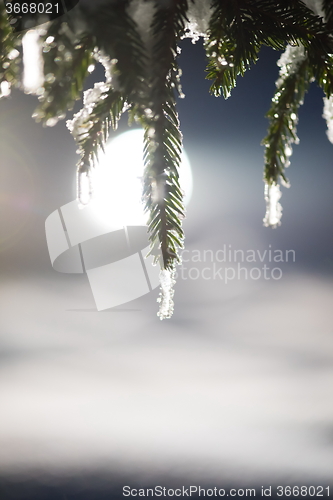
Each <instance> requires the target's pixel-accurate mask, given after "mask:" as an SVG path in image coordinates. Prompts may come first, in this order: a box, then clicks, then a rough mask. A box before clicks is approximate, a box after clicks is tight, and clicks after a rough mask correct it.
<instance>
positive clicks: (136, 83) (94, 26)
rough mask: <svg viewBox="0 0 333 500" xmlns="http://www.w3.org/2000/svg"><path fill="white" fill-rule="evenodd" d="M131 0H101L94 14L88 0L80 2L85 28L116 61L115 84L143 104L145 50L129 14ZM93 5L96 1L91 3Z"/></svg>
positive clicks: (129, 98)
mask: <svg viewBox="0 0 333 500" xmlns="http://www.w3.org/2000/svg"><path fill="white" fill-rule="evenodd" d="M130 2H131V0H114V1H113V5H112V8H110V4H109V1H108V0H106V1H104V2H99V3H98V8H97V9H96V8H95V9H94V11H93V15H92V14H91V10H90V7H88V6H87V4H85V5H82V6H80V7H81V11H82V16H83V19H84V20H85V23H86V29H87V30H88V31H90V33H91V34H92V35H94V36H95V37H96V45H97V46H98V48H99V49H102V50H103V51H104V52H105V53H106V54H108V56H109V57H110V59H111V60H113V62H114V66H115V68H114V69H115V74H116V75H117V79H114V82H113V85H114V87H115V88H116V89H117V90H119V91H120V92H121V93H122V94H123V95H124V96H127V98H128V100H129V102H136V104H137V105H139V104H140V105H141V107H143V104H142V101H143V96H144V89H145V83H144V81H145V76H146V75H145V64H146V59H147V58H146V54H145V50H144V46H143V43H142V40H141V37H140V35H139V33H138V30H137V26H136V23H135V22H134V21H133V19H132V18H131V17H130V16H129V14H128V7H129V4H130ZM91 7H92V8H93V5H92V6H91Z"/></svg>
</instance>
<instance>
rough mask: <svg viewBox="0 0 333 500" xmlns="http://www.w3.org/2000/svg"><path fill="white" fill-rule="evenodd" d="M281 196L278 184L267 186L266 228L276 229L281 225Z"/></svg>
mask: <svg viewBox="0 0 333 500" xmlns="http://www.w3.org/2000/svg"><path fill="white" fill-rule="evenodd" d="M281 196H282V193H281V191H280V186H279V185H278V184H276V183H273V184H270V185H269V184H267V183H266V184H265V201H266V214H265V218H264V225H265V226H266V227H269V226H270V227H276V226H279V225H280V224H281V222H280V221H281V217H282V206H281V204H280V203H279V200H280V198H281Z"/></svg>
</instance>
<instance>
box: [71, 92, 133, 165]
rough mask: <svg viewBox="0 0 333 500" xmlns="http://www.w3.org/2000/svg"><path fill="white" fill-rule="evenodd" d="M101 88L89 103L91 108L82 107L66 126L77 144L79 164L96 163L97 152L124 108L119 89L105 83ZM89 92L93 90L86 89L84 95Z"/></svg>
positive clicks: (124, 104)
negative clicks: (92, 101)
mask: <svg viewBox="0 0 333 500" xmlns="http://www.w3.org/2000/svg"><path fill="white" fill-rule="evenodd" d="M97 85H101V84H97ZM95 88H96V87H95ZM97 88H98V87H97ZM101 90H102V91H101V93H100V95H99V97H98V99H97V100H96V102H94V103H91V109H89V110H87V109H86V108H83V110H81V111H80V112H79V113H77V115H75V117H74V119H73V120H72V121H70V122H68V127H69V129H70V130H71V132H72V133H73V135H74V137H75V139H76V143H77V144H78V146H79V151H80V154H81V160H80V162H79V165H82V164H84V165H90V166H94V165H95V164H96V162H97V161H98V153H99V151H100V150H104V146H105V143H106V141H107V139H108V137H109V133H110V130H111V128H113V130H116V128H117V126H118V120H119V118H120V116H121V114H122V113H123V112H124V110H125V108H126V102H125V100H124V98H123V96H122V95H121V93H120V92H119V91H116V90H114V89H113V88H110V87H108V86H106V85H104V86H103V88H102V89H101ZM91 92H94V90H91V91H87V92H86V96H87V94H88V95H89V93H91ZM89 108H90V106H89Z"/></svg>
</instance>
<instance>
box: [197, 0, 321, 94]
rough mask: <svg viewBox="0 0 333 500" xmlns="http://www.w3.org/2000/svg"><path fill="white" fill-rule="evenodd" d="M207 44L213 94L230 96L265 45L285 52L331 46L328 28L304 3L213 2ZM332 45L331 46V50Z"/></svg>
mask: <svg viewBox="0 0 333 500" xmlns="http://www.w3.org/2000/svg"><path fill="white" fill-rule="evenodd" d="M213 8H214V11H213V14H212V17H211V21H210V26H209V30H208V40H207V42H206V44H205V48H206V53H207V57H208V66H207V73H208V74H207V79H209V80H213V84H212V85H211V89H210V91H211V93H213V94H214V95H216V96H219V95H222V94H223V95H224V97H225V98H227V97H229V96H230V92H231V90H232V89H233V88H234V87H235V86H236V79H237V76H238V75H241V76H243V75H244V73H245V71H246V70H247V69H248V68H249V67H250V66H251V64H253V63H255V62H256V61H257V59H258V53H259V50H260V47H261V46H262V45H267V46H270V47H272V48H274V49H278V50H281V49H283V48H284V47H285V45H286V43H290V44H293V45H298V44H299V43H302V44H303V45H305V46H308V45H309V43H310V40H311V43H312V44H317V45H322V44H323V42H324V40H325V42H327V34H326V35H325V37H324V36H322V35H324V34H325V26H324V24H323V22H322V20H321V19H320V18H319V17H318V16H315V15H314V14H313V13H312V11H310V10H309V9H308V8H307V7H306V6H305V5H304V4H303V2H301V1H299V0H292V1H290V0H279V1H277V2H275V3H274V5H272V2H271V1H269V0H233V1H230V2H225V1H224V0H214V1H213ZM328 46H329V44H327V47H328Z"/></svg>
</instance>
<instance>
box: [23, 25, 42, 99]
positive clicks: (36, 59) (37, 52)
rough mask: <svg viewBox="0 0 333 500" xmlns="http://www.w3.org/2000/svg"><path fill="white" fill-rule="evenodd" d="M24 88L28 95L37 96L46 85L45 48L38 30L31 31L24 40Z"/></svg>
mask: <svg viewBox="0 0 333 500" xmlns="http://www.w3.org/2000/svg"><path fill="white" fill-rule="evenodd" d="M22 49H23V66H24V70H23V71H24V72H23V87H24V91H25V92H26V93H27V94H36V93H38V90H39V89H41V88H42V87H43V84H44V61H43V46H42V43H41V40H40V31H39V30H38V29H34V30H29V31H27V33H26V34H25V35H24V36H23V38H22Z"/></svg>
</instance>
